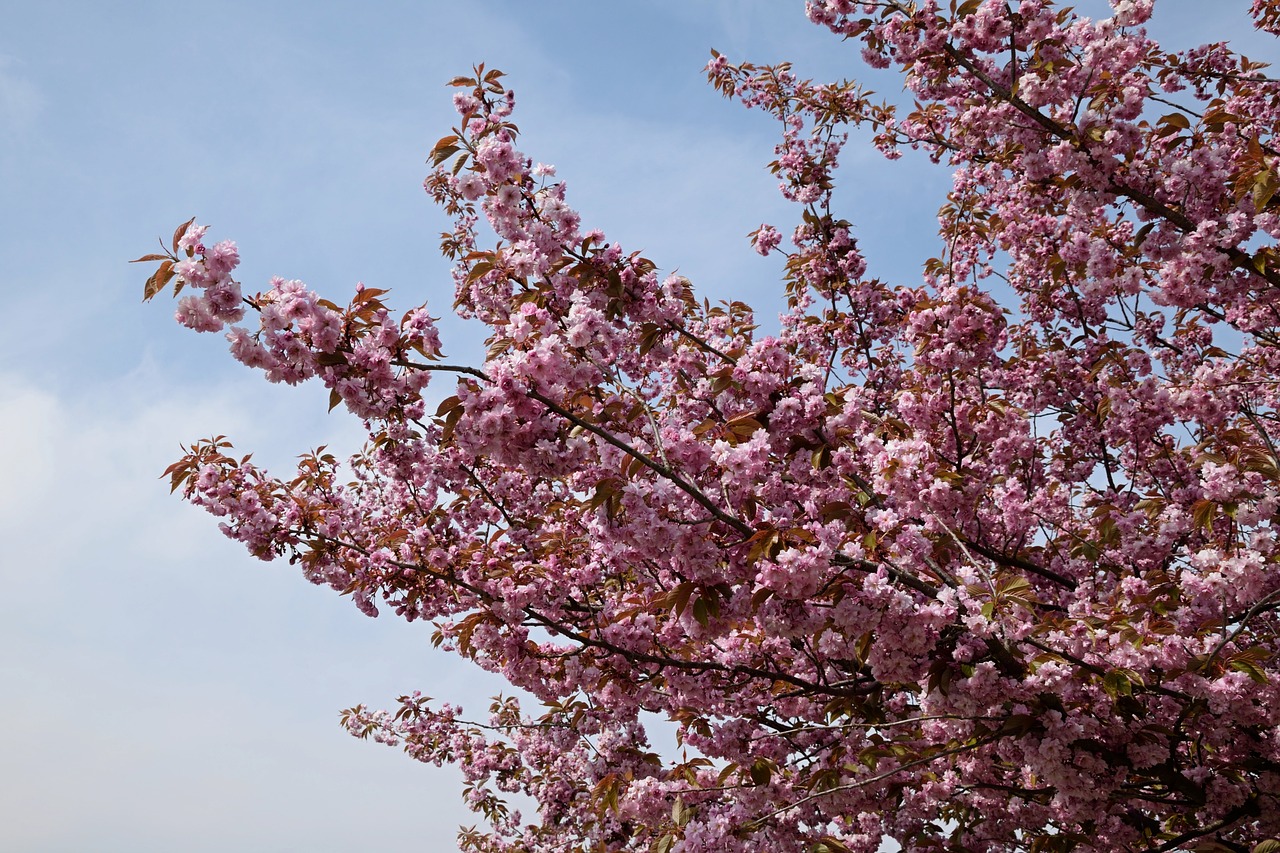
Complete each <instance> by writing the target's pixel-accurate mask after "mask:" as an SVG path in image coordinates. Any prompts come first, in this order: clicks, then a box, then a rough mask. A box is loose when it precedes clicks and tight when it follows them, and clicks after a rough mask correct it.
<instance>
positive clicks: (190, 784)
mask: <svg viewBox="0 0 1280 853" xmlns="http://www.w3.org/2000/svg"><path fill="white" fill-rule="evenodd" d="M304 396H306V395H304ZM298 399H299V398H298V396H297V395H296V394H289V393H285V392H284V391H283V390H282V389H280V388H277V387H270V386H266V384H265V383H262V382H261V381H260V380H259V379H258V378H257V377H252V376H249V377H246V382H245V383H244V384H239V383H235V382H230V383H227V384H225V385H223V386H222V387H220V388H214V389H212V390H207V389H195V388H186V389H184V388H179V387H175V386H174V385H173V384H172V382H171V381H169V382H166V381H165V380H164V374H163V371H159V370H155V369H150V368H143V369H140V370H138V371H135V372H134V373H132V374H130V375H128V376H125V377H121V378H119V379H118V380H116V381H114V382H112V383H110V384H109V385H106V386H102V387H99V388H95V389H93V390H91V391H88V392H84V393H81V394H79V395H78V396H76V397H71V396H68V395H66V394H65V393H60V392H58V391H57V390H55V389H51V388H41V387H36V386H34V385H33V384H32V383H31V382H29V381H27V380H24V379H20V378H18V377H16V376H14V375H12V374H6V373H0V439H2V440H0V583H2V584H3V587H4V595H3V596H0V680H2V681H0V683H3V684H4V696H5V701H4V702H3V703H0V764H3V766H4V767H5V773H4V774H3V778H0V827H3V829H0V839H3V845H0V846H5V847H6V848H7V849H22V850H30V851H36V850H43V851H54V850H59V851H61V850H66V851H71V850H90V849H91V850H94V851H104V852H105V853H111V851H116V850H120V851H125V850H128V851H139V853H145V851H162V850H177V849H181V850H192V851H206V850H207V851H214V850H226V849H235V848H237V847H238V848H242V849H252V850H295V849H307V850H312V851H335V853H337V851H349V850H358V849H370V848H381V847H387V846H389V845H392V844H399V845H403V844H405V843H410V844H412V845H413V846H414V849H419V850H424V851H428V853H431V851H447V850H452V849H454V846H455V845H454V833H455V831H456V828H457V826H458V825H459V824H460V823H467V824H470V823H473V822H474V820H473V818H472V815H471V814H470V813H469V812H467V811H465V810H464V809H463V808H462V807H461V805H460V800H459V792H460V783H459V780H458V777H457V774H456V772H455V771H453V770H452V769H444V770H441V769H436V768H430V767H426V766H423V765H420V764H418V763H416V762H413V761H412V760H410V759H408V758H406V757H404V756H402V755H400V754H399V753H397V752H393V751H391V750H388V749H386V748H385V747H380V746H377V745H375V744H371V743H360V742H357V741H355V740H353V739H351V738H350V737H349V736H348V735H346V734H345V733H344V732H342V731H341V729H340V728H339V726H338V725H337V714H338V711H339V710H341V709H342V708H344V707H348V706H350V705H353V704H356V703H359V702H366V703H368V704H370V705H374V706H382V705H387V704H391V703H392V701H393V699H394V697H395V696H397V695H400V694H401V693H404V692H407V691H409V690H412V689H415V688H422V689H424V690H425V691H427V692H429V693H431V694H432V695H437V696H441V697H446V698H449V699H451V700H454V699H460V700H461V701H462V702H463V703H464V704H466V705H467V706H468V707H469V708H473V709H477V710H479V707H480V706H481V704H482V703H483V702H484V699H485V697H487V696H488V695H489V694H491V693H495V692H498V691H499V690H500V689H501V685H500V684H499V683H497V682H496V681H495V680H493V679H488V678H486V677H485V676H484V674H478V673H477V672H476V671H474V670H473V669H472V668H470V667H467V666H465V665H463V664H461V663H460V662H458V661H457V660H456V659H453V658H450V657H448V656H445V655H443V654H442V653H439V652H435V651H433V650H431V649H430V648H429V643H428V637H429V633H430V629H429V627H428V626H423V625H420V624H415V625H408V624H405V623H401V622H398V621H396V620H394V619H380V620H376V621H374V620H368V619H365V618H364V617H362V616H360V615H359V614H358V613H357V612H356V611H355V609H354V608H352V607H351V606H350V603H349V602H348V601H347V600H346V599H342V598H339V597H338V596H336V595H334V594H333V593H332V592H330V591H328V590H322V589H318V588H315V587H312V586H310V585H308V584H306V583H304V582H303V581H302V579H301V578H300V577H299V576H298V574H297V572H296V571H295V570H294V569H293V567H290V566H287V565H285V564H283V563H280V564H262V563H260V562H258V561H256V560H253V559H251V558H249V557H248V556H247V555H245V554H244V553H243V552H242V550H241V549H240V548H239V547H238V546H236V545H234V544H233V543H230V542H228V541H226V540H224V539H223V538H222V537H221V535H220V534H219V533H218V532H217V530H216V526H215V524H214V522H213V520H212V519H210V518H208V517H207V516H205V515H204V514H203V513H200V512H198V511H195V510H192V509H191V508H189V507H186V506H185V505H183V504H182V503H181V502H180V501H178V500H177V499H176V498H172V497H171V496H170V495H169V494H168V488H167V486H166V485H165V484H163V483H162V482H161V481H160V480H158V479H157V474H158V473H159V472H160V471H161V470H163V468H164V466H165V465H166V464H167V463H168V461H170V460H171V459H172V458H173V457H174V456H175V455H176V454H177V443H178V441H179V440H185V439H189V438H191V437H195V436H200V435H205V434H207V433H208V432H209V431H210V429H218V430H222V431H227V432H231V433H233V434H239V435H242V436H244V437H245V439H246V441H245V443H246V445H249V444H254V443H257V444H259V445H260V446H265V449H266V450H267V451H268V453H267V455H268V456H271V455H277V456H288V455H292V453H293V452H296V451H298V450H302V449H304V448H305V447H306V446H307V445H309V444H311V443H313V440H319V441H323V440H325V438H326V435H325V432H326V431H327V432H328V436H327V437H328V438H330V439H334V438H336V439H338V440H339V443H342V442H343V441H346V440H348V439H350V438H351V436H350V435H346V436H344V433H349V432H350V431H351V428H350V427H344V426H342V425H341V421H339V420H338V419H337V418H329V419H327V420H325V421H320V418H319V416H317V417H316V418H312V417H311V416H310V415H309V414H306V413H305V410H306V408H307V407H300V406H298V405H297V403H298ZM316 408H317V409H318V411H319V412H321V413H322V412H323V405H322V404H321V405H319V406H318V407H316ZM317 424H319V426H320V427H321V428H317ZM300 435H302V437H299V436H300ZM295 444H300V445H301V446H292V445H295ZM286 447H287V450H286V449H285V448H286ZM486 704H487V703H486ZM375 814H376V815H378V817H377V818H376V819H371V816H372V815H375Z"/></svg>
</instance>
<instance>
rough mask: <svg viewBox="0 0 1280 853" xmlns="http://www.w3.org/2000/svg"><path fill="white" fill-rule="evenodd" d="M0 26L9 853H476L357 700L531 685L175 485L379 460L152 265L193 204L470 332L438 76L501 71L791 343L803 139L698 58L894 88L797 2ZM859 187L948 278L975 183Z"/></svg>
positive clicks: (587, 195) (676, 254) (581, 183)
mask: <svg viewBox="0 0 1280 853" xmlns="http://www.w3.org/2000/svg"><path fill="white" fill-rule="evenodd" d="M1077 5H1078V6H1081V7H1083V6H1087V5H1089V4H1088V3H1080V4H1077ZM1247 6H1248V3H1247V0H1221V1H1220V2H1215V3H1213V4H1211V5H1210V4H1204V3H1199V2H1194V0H1161V2H1160V3H1159V4H1158V6H1157V8H1158V12H1157V19H1156V21H1155V23H1154V24H1153V29H1155V30H1156V31H1157V32H1161V33H1163V32H1168V33H1171V34H1172V37H1171V40H1170V42H1169V44H1170V46H1176V47H1184V46H1189V45H1190V44H1191V43H1192V41H1193V40H1194V41H1204V40H1213V39H1220V38H1230V39H1232V40H1239V43H1240V44H1241V45H1243V49H1244V52H1245V53H1247V54H1249V55H1250V56H1253V57H1254V58H1256V59H1263V60H1266V59H1271V60H1275V59H1276V58H1277V51H1276V48H1275V44H1274V42H1272V41H1271V40H1269V39H1267V38H1266V37H1263V36H1259V35H1258V34H1256V33H1254V32H1252V31H1251V30H1250V29H1249V27H1248V22H1247V19H1246V18H1245V16H1244V12H1245V10H1246V9H1247ZM1208 8H1212V9H1214V10H1217V11H1215V12H1213V13H1211V14H1206V13H1205V10H1206V9H1208ZM0 20H3V22H4V26H3V28H2V29H0V294H3V297H4V300H5V311H4V315H3V320H2V321H0V323H2V328H3V335H0V584H2V585H3V590H2V592H0V768H2V770H0V849H5V850H15V851H24V853H36V851H41V852H42V853H43V851H48V853H53V851H67V853H70V851H75V852H76V853H81V852H82V851H92V852H93V853H97V852H98V851H103V853H114V851H121V853H123V851H129V853H152V851H155V852H156V853H159V851H172V850H182V851H193V853H198V852H199V851H224V850H231V849H238V850H244V851H293V850H307V851H310V853H340V851H355V850H367V849H390V848H392V847H393V846H394V847H396V849H401V850H405V849H412V850H419V851H425V853H436V851H448V850H453V849H454V848H455V844H454V836H455V832H456V829H457V826H458V825H459V824H463V823H465V824H470V823H473V822H474V821H473V819H472V815H471V814H470V813H469V812H467V811H466V810H465V809H464V808H463V807H462V805H461V801H460V798H459V794H460V784H459V779H458V776H457V774H456V773H455V772H454V771H452V770H451V769H447V768H446V769H439V768H433V767H428V766H425V765H421V764H418V763H416V762H413V761H412V760H410V759H408V758H407V757H404V756H403V755H402V754H401V753H399V752H398V751H393V750H389V749H387V748H385V747H381V746H378V745H375V744H372V743H362V742H359V741H356V740H354V739H353V738H351V737H349V736H348V735H346V734H345V733H344V732H343V731H342V730H341V729H340V728H339V727H338V724H337V716H338V712H339V710H340V709H342V708H345V707H348V706H350V705H354V704H356V703H361V702H363V703H366V704H369V705H372V706H375V707H385V706H389V705H391V704H392V703H393V702H394V699H395V697H396V696H397V695H400V694H402V693H405V692H408V691H410V690H413V689H421V690H423V692H425V693H427V694H428V695H432V696H435V697H437V698H439V699H441V700H448V701H453V702H458V703H461V704H462V705H464V706H465V707H467V708H468V709H469V710H470V711H471V712H472V715H473V716H475V717H483V716H484V713H485V711H486V709H487V698H486V697H488V696H490V695H492V694H493V693H496V692H499V691H500V690H501V689H502V685H501V684H500V683H499V682H498V681H497V680H496V679H494V678H493V677H490V676H487V675H486V674H484V673H482V672H479V671H477V670H475V669H474V668H470V667H468V666H466V665H464V664H462V663H460V662H458V661H457V660H456V659H453V658H451V657H449V656H446V655H444V654H442V653H439V652H437V651H435V650H432V649H431V648H430V644H429V642H428V641H429V637H430V627H429V626H424V625H406V624H404V623H400V622H397V621H396V620H395V619H394V617H392V616H389V615H385V614H384V616H383V617H382V618H380V619H377V620H370V619H367V618H365V617H363V616H361V615H360V614H359V613H358V612H357V611H356V610H355V609H354V608H353V607H352V606H350V603H349V602H348V601H347V600H345V599H342V598H340V597H338V596H337V595H335V594H333V593H332V592H330V591H328V590H324V589H319V588H315V587H312V586H310V585H308V584H306V583H305V582H304V581H303V580H302V579H301V578H300V577H299V575H298V573H297V572H296V570H294V569H293V568H292V567H290V566H288V565H287V564H285V563H273V564H264V563H260V562H258V561H256V560H254V559H252V558H251V557H249V556H247V555H246V554H245V553H244V552H243V550H242V549H241V548H240V547H239V546H237V545H235V544H234V543H231V542H228V541H226V540H225V539H224V538H223V537H222V536H221V535H220V534H219V533H218V530H217V527H216V523H215V522H214V520H213V519H211V518H209V517H208V516H206V515H205V514H203V513H201V512H199V511H196V510H193V509H191V508H189V507H187V506H185V505H184V504H182V503H181V502H180V501H178V500H177V499H175V498H172V497H170V495H169V494H168V488H167V486H166V485H165V484H164V483H162V482H161V481H160V480H159V479H157V477H158V476H159V474H160V472H161V471H162V470H163V469H164V468H165V466H166V465H167V464H168V463H169V462H171V461H172V460H173V459H174V458H176V456H177V455H178V454H179V452H180V451H179V444H180V443H182V442H188V441H191V440H194V439H197V438H201V437H204V436H208V435H212V434H215V433H216V434H225V435H228V436H230V437H231V438H232V439H233V440H234V441H235V443H236V446H237V448H239V449H240V450H241V451H243V452H248V451H250V450H252V451H253V452H254V453H255V458H257V459H259V460H261V461H263V462H265V464H267V465H268V466H271V467H273V468H274V469H275V470H277V471H281V472H282V471H284V470H285V469H286V466H288V465H289V464H290V463H291V460H292V459H293V458H294V457H295V456H296V455H297V454H299V453H301V452H303V451H305V450H308V449H310V448H312V447H314V446H316V445H319V444H329V445H331V446H333V447H335V448H338V449H340V450H345V451H351V450H354V449H355V447H356V446H357V444H358V441H359V425H358V424H357V423H355V422H354V421H353V420H351V419H350V418H347V417H343V416H341V415H340V414H338V413H334V414H333V415H326V413H325V409H326V399H327V395H326V393H325V392H324V391H323V389H316V388H308V387H303V388H297V389H291V388H285V387H280V386H271V385H268V384H267V383H266V382H264V381H263V380H262V379H261V378H260V376H259V375H256V374H254V373H251V372H250V371H248V370H246V369H244V368H242V367H240V366H239V365H237V364H235V363H234V362H232V361H231V359H230V358H229V357H228V356H227V355H226V353H225V342H224V341H222V340H221V339H220V338H219V337H218V336H213V335H205V336H196V335H194V334H192V333H190V332H187V331H186V330H184V329H181V328H179V327H178V326H177V325H176V324H175V323H174V322H173V320H172V312H173V303H172V301H171V300H169V299H168V297H167V296H165V297H161V298H159V299H157V300H156V301H155V302H154V303H152V304H148V305H143V304H141V302H140V297H141V291H142V282H143V280H144V279H145V278H146V275H147V271H146V270H143V269H142V268H141V266H133V267H130V266H129V265H127V264H126V263H125V261H127V260H128V259H129V258H133V257H136V256H138V255H140V254H143V253H145V252H148V251H151V250H152V248H153V247H154V245H155V242H154V241H155V238H156V236H157V235H166V237H167V235H168V234H169V233H171V231H172V229H173V227H174V226H175V225H176V224H178V223H179V222H182V221H184V220H185V219H187V218H188V217H190V216H192V215H195V216H197V217H198V218H199V221H200V222H202V223H207V224H210V225H211V226H212V229H211V231H210V237H211V238H212V239H223V238H229V239H234V240H236V241H237V242H238V243H239V245H240V250H241V256H242V258H243V263H242V266H241V268H240V270H239V272H238V278H239V280H240V281H241V282H243V284H244V286H245V288H246V290H247V291H249V292H253V291H255V290H258V289H261V288H264V287H265V286H266V282H267V280H268V279H269V278H270V276H272V275H283V276H286V277H289V278H300V279H303V280H304V281H306V282H307V283H308V284H309V285H310V286H311V287H312V288H314V289H316V290H318V291H320V292H321V293H322V294H325V295H329V296H331V297H332V298H335V300H341V299H343V298H345V297H346V296H347V295H348V294H349V293H350V291H351V289H352V288H353V287H354V285H355V283H356V282H357V281H363V282H365V283H367V284H369V285H370V286H375V287H389V288H391V290H392V295H391V297H390V299H391V301H392V302H393V303H394V304H395V305H397V306H399V307H402V308H405V307H409V306H411V305H416V304H418V303H420V302H422V301H423V300H427V301H428V303H429V304H430V305H432V306H433V307H434V308H435V309H436V310H435V312H434V313H436V314H438V315H439V314H447V313H448V310H449V306H450V304H451V302H452V287H451V284H450V282H449V278H448V268H447V265H446V263H445V262H444V261H443V260H441V259H440V257H439V256H438V253H437V252H436V244H437V235H438V234H439V232H440V231H441V229H443V228H444V227H446V225H447V222H446V220H445V219H444V217H443V216H442V215H441V214H440V213H439V212H438V211H436V210H435V209H434V208H433V207H432V205H431V203H430V200H429V199H428V198H427V197H426V196H425V194H424V193H423V192H422V189H421V182H422V179H423V177H424V176H425V175H426V172H427V167H426V165H425V164H424V160H425V158H426V154H427V151H428V150H429V149H430V147H431V145H432V144H433V142H434V141H435V140H436V139H437V138H438V137H440V136H441V135H444V134H445V133H447V132H448V130H449V128H450V126H451V125H452V123H453V120H454V118H455V116H454V114H453V113H452V110H451V107H450V101H449V98H450V91H451V90H447V89H446V88H444V86H443V85H442V84H443V82H444V81H445V80H447V79H449V78H450V77H452V76H454V75H456V74H459V73H465V72H467V71H468V70H469V69H470V67H471V65H472V64H473V63H475V62H480V61H483V62H485V63H487V64H488V65H489V66H491V67H498V68H502V69H503V70H504V71H506V72H507V73H508V81H509V83H510V84H511V85H512V86H513V88H514V89H515V90H516V93H517V98H518V102H517V112H516V116H515V120H516V121H517V123H518V124H519V125H520V127H521V130H522V135H521V139H520V147H521V148H522V149H523V150H524V151H525V152H526V153H528V154H529V155H530V156H532V157H533V158H534V159H535V160H539V161H542V162H547V163H552V164H555V165H556V166H557V168H558V170H559V177H560V178H562V179H564V180H565V181H567V182H568V185H569V200H570V203H571V204H573V205H574V206H576V207H577V208H578V209H579V210H580V211H581V212H582V213H583V221H584V226H585V227H600V228H602V229H603V230H604V231H605V232H606V234H607V235H608V237H609V238H610V239H613V240H619V241H621V242H622V244H623V246H624V247H625V248H626V249H627V250H632V249H641V250H644V251H645V253H646V255H647V256H648V257H651V258H653V259H654V260H655V261H656V262H657V263H658V264H659V266H660V267H661V268H663V269H664V270H672V269H676V268H678V269H679V270H680V272H682V273H683V274H685V275H687V276H689V277H690V278H691V279H692V280H693V282H694V284H695V286H696V287H697V288H698V289H699V291H700V292H701V293H702V294H705V295H708V296H710V297H711V298H712V299H721V298H723V299H728V298H740V299H745V300H746V301H748V302H751V303H753V304H755V305H757V307H758V308H760V309H761V310H760V316H761V318H762V322H763V323H764V324H766V325H768V324H769V323H771V322H773V321H772V320H771V319H770V317H771V315H773V314H776V306H777V304H779V295H778V294H779V290H780V288H779V287H778V282H779V277H780V267H779V265H778V264H777V263H774V262H773V261H771V260H770V261H766V260H764V259H761V258H759V257H758V256H756V255H755V254H754V253H752V252H751V250H750V248H749V247H748V245H747V241H746V238H745V235H746V233H747V232H748V231H751V230H752V229H754V228H755V227H757V226H758V225H760V224H761V222H772V223H775V224H777V225H779V226H780V227H781V228H782V229H783V230H784V233H785V232H786V231H787V230H789V227H790V226H791V225H792V224H793V222H794V214H793V212H792V210H791V209H790V208H789V207H788V205H786V204H785V203H784V202H783V201H782V200H781V198H780V197H779V196H778V194H777V191H776V187H775V184H774V180H773V179H772V178H771V176H770V175H769V174H768V172H767V170H766V169H765V168H764V164H765V163H767V162H768V161H769V160H770V159H772V156H773V154H772V151H773V144H774V142H775V140H776V137H777V132H776V128H775V126H774V125H773V124H772V123H771V122H770V121H769V120H768V119H767V118H765V117H764V116H762V115H761V114H759V113H748V112H746V111H744V110H742V109H741V108H740V107H738V106H736V105H734V104H731V103H729V102H727V101H725V100H723V99H722V98H721V97H720V96H719V95H717V94H716V93H715V92H713V91H712V90H711V89H710V87H709V86H707V84H706V82H705V79H704V75H703V73H702V70H701V69H702V66H703V64H704V63H705V62H706V60H707V58H708V55H709V53H708V52H709V49H710V48H712V47H715V48H717V49H719V50H720V51H721V52H723V53H725V54H727V55H728V56H729V57H730V59H732V60H739V59H743V60H751V61H756V62H773V61H780V60H784V59H790V60H793V61H795V63H796V66H797V71H798V72H799V73H801V74H803V75H806V76H815V77H819V78H823V77H825V78H835V77H840V76H855V77H863V78H865V77H866V76H867V75H866V69H865V66H862V65H861V63H860V62H859V61H858V59H857V55H856V54H857V51H856V49H852V48H851V46H850V45H847V44H843V43H841V42H840V41H839V40H838V39H835V38H833V37H831V36H830V35H828V34H826V33H824V32H823V31H821V30H819V29H817V28H816V27H813V26H812V25H810V24H808V23H807V22H806V21H805V19H804V14H803V4H802V3H800V2H798V0H792V2H786V3H783V2H777V0H684V2H681V0H649V2H644V3H609V4H602V3H586V2H577V1H575V2H568V0H565V2H545V3H539V4H532V3H521V2H517V0H487V2H473V3H441V2H435V0H418V2H410V0H403V2H401V0H393V2H380V3H377V4H365V5H362V6H357V5H356V4H353V3H339V2H309V3H302V2H257V3H252V2H218V1H217V0H215V2H209V3H204V4H200V5H198V6H193V7H181V6H179V5H176V4H168V3H158V2H132V3H122V4H108V3H96V2H88V0H79V2H72V1H71V0H67V1H66V2H59V0H50V2H39V3H29V2H23V3H19V2H15V1H14V0H0ZM875 80H876V83H875V85H876V86H877V87H883V90H884V93H885V94H886V95H887V96H890V97H894V96H896V95H897V93H898V86H897V84H895V83H893V82H892V80H891V79H890V78H887V77H877V78H875ZM838 178H839V179H841V180H842V181H843V186H844V189H843V190H842V194H841V197H840V198H841V201H842V203H843V204H844V205H845V206H846V209H845V210H844V211H842V213H843V214H844V215H845V216H846V217H847V218H849V219H851V220H852V221H853V222H854V223H855V226H856V228H857V232H858V234H859V237H860V239H861V240H862V245H863V246H864V248H865V249H866V251H867V253H868V256H869V258H870V260H871V264H872V269H873V271H874V272H875V273H877V274H879V275H882V276H885V277H889V278H899V279H902V278H906V279H908V280H909V279H910V278H913V277H915V276H916V275H918V270H919V266H920V263H921V262H922V261H923V260H924V259H926V258H927V257H929V256H930V255H932V254H935V253H936V252H937V246H936V241H935V240H934V239H933V238H932V237H931V234H932V230H931V228H932V222H933V214H934V212H935V211H936V210H937V208H938V206H939V204H941V203H942V201H943V197H944V195H945V192H946V189H947V186H948V176H947V174H946V172H945V170H944V169H941V168H938V167H931V166H929V164H928V163H927V161H926V160H925V159H924V158H922V157H911V156H909V157H906V158H904V159H903V160H902V161H899V162H897V163H888V162H886V161H884V160H883V159H881V158H880V157H879V156H878V155H877V154H875V153H874V152H873V151H869V150H867V149H865V148H864V147H861V146H859V145H858V144H857V142H856V141H855V142H854V143H851V146H850V148H849V149H848V151H847V153H846V156H845V158H844V162H843V166H842V168H841V171H840V172H839V173H838ZM442 328H443V337H444V342H445V350H446V352H447V354H448V355H449V356H450V358H451V360H454V361H459V362H462V361H467V362H471V363H476V362H477V361H478V360H479V358H480V357H481V355H482V347H481V346H480V335H479V334H478V333H477V331H476V330H475V329H474V328H472V327H469V326H467V325H465V324H462V323H456V322H448V321H446V322H445V323H444V324H442ZM433 391H435V392H440V396H445V395H447V393H448V390H447V383H443V384H440V385H439V387H437V388H433Z"/></svg>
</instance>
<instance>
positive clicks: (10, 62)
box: [0, 54, 45, 132]
mask: <svg viewBox="0 0 1280 853" xmlns="http://www.w3.org/2000/svg"><path fill="white" fill-rule="evenodd" d="M21 66H22V63H21V62H20V61H18V60H17V59H15V58H13V57H11V56H5V55H4V54H0V132H5V131H9V132H23V131H26V130H29V129H31V128H32V127H33V126H34V125H35V123H36V121H37V119H38V118H39V117H40V113H41V112H42V111H43V109H44V104H45V98H44V95H43V93H41V91H40V90H39V89H38V88H37V87H36V85H35V84H34V83H32V82H31V81H30V80H28V79H27V78H26V77H24V76H23V75H22V73H21Z"/></svg>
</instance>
